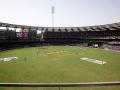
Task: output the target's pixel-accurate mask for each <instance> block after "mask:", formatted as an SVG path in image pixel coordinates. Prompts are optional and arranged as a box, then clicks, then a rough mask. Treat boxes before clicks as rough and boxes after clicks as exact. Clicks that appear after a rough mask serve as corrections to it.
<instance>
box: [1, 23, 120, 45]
mask: <svg viewBox="0 0 120 90" xmlns="http://www.w3.org/2000/svg"><path fill="white" fill-rule="evenodd" d="M113 42H114V43H113ZM7 43H9V44H10V43H11V44H13V43H46V44H85V45H87V46H92V45H94V44H98V46H101V45H103V44H111V43H112V44H113V45H120V23H113V24H106V25H96V26H86V27H39V26H25V25H16V24H9V23H2V22H0V44H1V45H2V44H7Z"/></svg>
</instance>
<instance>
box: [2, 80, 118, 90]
mask: <svg viewBox="0 0 120 90" xmlns="http://www.w3.org/2000/svg"><path fill="white" fill-rule="evenodd" d="M96 86H120V81H116V82H87V83H0V87H57V88H59V90H60V88H62V87H96Z"/></svg>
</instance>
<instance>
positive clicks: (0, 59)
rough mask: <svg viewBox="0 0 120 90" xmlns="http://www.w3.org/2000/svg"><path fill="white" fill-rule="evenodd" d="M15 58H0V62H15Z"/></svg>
mask: <svg viewBox="0 0 120 90" xmlns="http://www.w3.org/2000/svg"><path fill="white" fill-rule="evenodd" d="M16 59H17V57H7V58H0V61H11V60H16Z"/></svg>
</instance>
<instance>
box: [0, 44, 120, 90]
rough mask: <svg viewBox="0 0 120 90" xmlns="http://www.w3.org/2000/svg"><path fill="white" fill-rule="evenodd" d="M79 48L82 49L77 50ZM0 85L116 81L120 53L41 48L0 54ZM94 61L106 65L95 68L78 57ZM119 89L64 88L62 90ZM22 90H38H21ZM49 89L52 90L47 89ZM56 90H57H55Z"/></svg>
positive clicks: (105, 89)
mask: <svg viewBox="0 0 120 90" xmlns="http://www.w3.org/2000/svg"><path fill="white" fill-rule="evenodd" d="M81 48H82V49H81ZM3 57H18V59H17V60H15V61H7V62H5V61H0V82H35V83H55V82H56V83H59V82H60V83H62V82H100V81H105V82H106V81H120V52H114V51H106V50H103V49H97V48H88V47H80V46H42V47H28V48H20V49H13V50H6V51H0V58H3ZM82 57H87V58H94V59H98V60H104V61H106V62H107V63H106V64H104V65H99V64H96V63H92V62H87V61H83V60H81V59H80V58H82ZM16 89H17V90H21V88H0V90H16ZM113 89H114V90H120V86H119V87H116V86H114V87H91V88H75V89H74V88H70V89H68V88H66V89H62V90H113ZM22 90H41V89H40V88H35V89H33V88H29V89H26V88H22ZM49 90H53V88H52V89H49ZM56 90H58V89H56Z"/></svg>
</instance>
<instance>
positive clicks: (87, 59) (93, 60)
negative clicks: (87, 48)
mask: <svg viewBox="0 0 120 90" xmlns="http://www.w3.org/2000/svg"><path fill="white" fill-rule="evenodd" d="M80 59H81V60H85V61H88V62H93V63H96V64H105V63H107V62H105V61H103V60H96V59H91V58H86V57H83V58H80Z"/></svg>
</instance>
